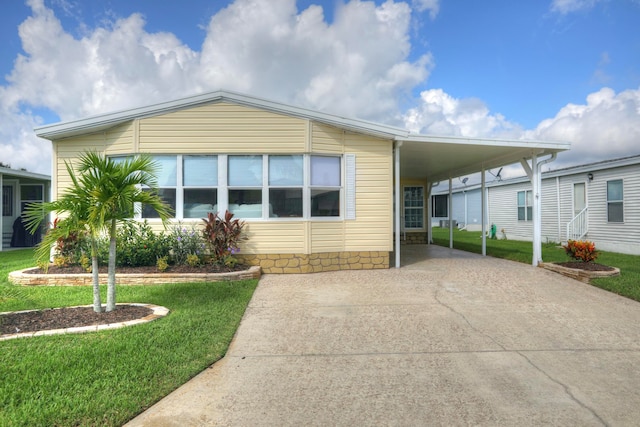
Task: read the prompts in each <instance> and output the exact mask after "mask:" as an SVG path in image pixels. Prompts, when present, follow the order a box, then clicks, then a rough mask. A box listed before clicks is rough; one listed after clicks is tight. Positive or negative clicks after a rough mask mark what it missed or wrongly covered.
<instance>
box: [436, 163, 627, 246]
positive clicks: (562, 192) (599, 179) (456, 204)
mask: <svg viewBox="0 0 640 427" xmlns="http://www.w3.org/2000/svg"><path fill="white" fill-rule="evenodd" d="M486 187H487V189H486V191H487V194H488V197H487V200H488V203H487V224H488V225H489V224H495V225H496V228H497V237H498V238H504V237H505V236H506V237H507V238H508V239H516V240H531V239H532V219H533V218H532V217H533V209H532V205H533V194H532V191H531V184H530V183H529V182H528V180H527V178H514V179H509V180H504V181H494V182H492V183H489V184H487V186H486ZM480 194H481V192H480V188H479V186H477V185H476V186H469V187H462V188H456V189H455V190H454V191H453V193H452V197H453V199H452V200H453V209H452V216H453V219H454V221H456V222H457V224H458V227H464V226H465V225H466V226H467V229H474V225H475V224H476V221H475V220H476V219H477V218H478V214H477V212H478V211H479V210H480V209H481V207H480V206H481V203H480ZM465 197H466V200H467V210H466V211H465V209H464V205H463V204H462V203H461V200H463V198H465ZM434 198H440V203H441V204H443V205H444V206H445V208H444V210H443V217H442V218H437V219H438V220H440V219H448V215H447V213H448V212H447V210H446V206H447V200H448V199H447V198H448V192H446V193H445V192H439V193H438V195H434ZM433 225H435V226H438V225H439V222H438V221H434V223H433ZM475 229H477V227H475ZM503 230H504V231H503ZM568 239H573V240H580V239H583V240H591V241H593V242H595V243H596V247H597V248H598V249H601V250H606V251H614V252H620V253H627V254H634V255H640V155H638V156H632V157H625V158H621V159H613V160H605V161H601V162H597V163H590V164H585V165H579V166H574V167H569V168H564V169H558V170H552V171H548V172H545V173H543V176H542V240H543V241H548V242H566V241H567V240H568Z"/></svg>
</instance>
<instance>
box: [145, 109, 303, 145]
mask: <svg viewBox="0 0 640 427" xmlns="http://www.w3.org/2000/svg"><path fill="white" fill-rule="evenodd" d="M306 127H307V121H306V120H303V119H297V118H293V117H289V116H284V115H280V114H275V113H270V112H267V111H262V110H258V109H255V108H249V107H244V106H238V105H232V104H226V103H219V104H210V105H205V106H201V107H195V108H190V109H185V110H181V111H176V112H173V113H168V114H164V115H160V116H154V117H149V118H146V119H142V120H140V130H139V132H140V137H139V147H140V151H141V152H150V153H257V154H261V153H266V154H268V153H303V152H304V150H305V140H306V135H307V130H306Z"/></svg>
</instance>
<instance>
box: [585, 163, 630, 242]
mask: <svg viewBox="0 0 640 427" xmlns="http://www.w3.org/2000/svg"><path fill="white" fill-rule="evenodd" d="M615 179H622V181H623V198H624V199H623V201H624V204H623V206H624V222H622V223H614V222H608V218H607V181H610V180H615ZM587 201H588V203H589V234H588V235H587V238H588V239H589V240H593V241H594V242H595V243H596V247H600V248H601V249H604V250H609V251H611V250H625V252H630V253H640V165H634V166H627V167H621V168H615V169H607V170H602V171H598V173H594V179H593V181H591V182H589V184H588V185H587Z"/></svg>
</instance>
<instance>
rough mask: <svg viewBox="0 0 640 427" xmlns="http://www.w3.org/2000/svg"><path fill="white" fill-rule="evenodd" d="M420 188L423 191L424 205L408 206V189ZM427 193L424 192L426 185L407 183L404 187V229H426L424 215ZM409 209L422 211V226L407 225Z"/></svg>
mask: <svg viewBox="0 0 640 427" xmlns="http://www.w3.org/2000/svg"><path fill="white" fill-rule="evenodd" d="M417 188H419V189H420V190H421V191H422V206H407V199H406V197H405V195H406V194H407V193H406V192H407V189H417ZM424 195H425V193H424V185H405V186H403V187H402V207H403V215H402V224H403V226H404V230H407V231H411V230H424V228H425V227H424V225H425V217H424V212H425V197H424ZM407 210H411V211H413V210H417V211H420V215H419V216H420V218H421V220H420V221H421V223H422V226H421V227H408V226H407Z"/></svg>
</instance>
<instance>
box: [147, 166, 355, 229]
mask: <svg viewBox="0 0 640 427" xmlns="http://www.w3.org/2000/svg"><path fill="white" fill-rule="evenodd" d="M153 160H154V161H155V162H156V164H157V165H158V166H159V171H158V173H157V176H156V177H157V181H158V195H159V196H160V197H161V198H162V199H163V200H164V201H165V202H166V203H168V204H169V205H170V206H171V208H173V209H174V210H175V213H176V218H179V219H197V218H204V217H206V215H207V213H209V212H223V211H224V210H225V209H228V210H229V211H230V212H232V213H233V214H234V215H235V217H237V218H240V219H251V218H256V219H258V218H260V219H268V218H274V219H275V218H312V217H340V216H341V206H342V191H343V189H342V185H343V184H342V157H341V156H315V155H302V154H298V155H262V154H260V155H222V154H219V155H173V156H170V155H158V156H153ZM137 212H138V215H139V216H140V217H142V218H157V217H158V214H157V212H156V211H155V210H154V209H153V208H151V207H150V206H143V207H142V209H138V210H137Z"/></svg>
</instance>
